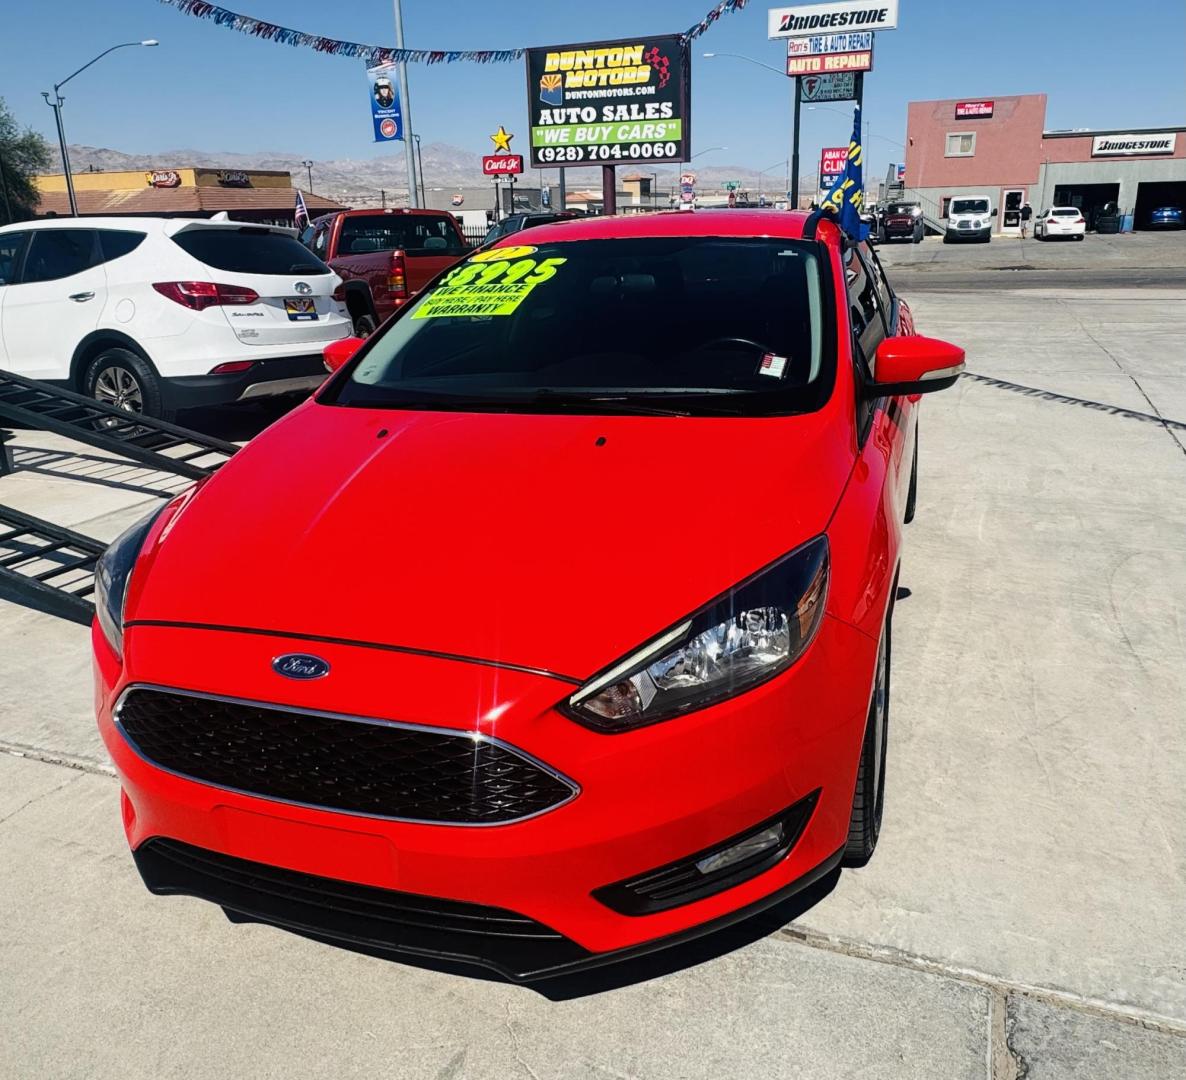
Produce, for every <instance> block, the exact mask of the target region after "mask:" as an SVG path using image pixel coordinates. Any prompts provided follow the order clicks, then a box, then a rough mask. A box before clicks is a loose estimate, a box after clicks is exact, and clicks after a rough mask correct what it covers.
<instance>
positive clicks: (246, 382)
mask: <svg viewBox="0 0 1186 1080" xmlns="http://www.w3.org/2000/svg"><path fill="white" fill-rule="evenodd" d="M242 359H244V360H250V359H251V357H250V356H245V357H242ZM211 366H214V365H213V364H212V365H211ZM328 376H329V372H328V370H327V369H326V366H325V359H324V357H323V356H322V354H321V353H305V354H301V355H299V356H278V357H276V358H274V359H270V360H256V361H254V363H253V364H252V366H251V367H250V368H248V369H247V370H246V371H241V372H232V373H229V374H225V375H178V376H173V377H172V378H169V377H166V378H165V379H164V385H165V393H166V394H167V395H168V398H169V401H170V404H171V405H172V406H173V408H175V409H196V408H203V407H206V406H210V405H227V404H230V403H231V402H235V401H252V400H257V399H260V398H268V397H280V396H284V395H287V394H311V393H313V391H314V390H316V389H317V388H318V387H319V386H320V385H321V384H322V383H323V382H325V380H326V379H327V378H328Z"/></svg>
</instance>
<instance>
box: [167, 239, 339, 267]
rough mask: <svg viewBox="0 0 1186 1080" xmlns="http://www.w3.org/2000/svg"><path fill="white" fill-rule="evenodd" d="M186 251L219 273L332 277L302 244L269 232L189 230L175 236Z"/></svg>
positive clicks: (323, 264)
mask: <svg viewBox="0 0 1186 1080" xmlns="http://www.w3.org/2000/svg"><path fill="white" fill-rule="evenodd" d="M173 243H175V244H176V245H177V246H178V247H179V248H181V249H182V251H184V252H186V253H187V254H189V255H192V256H193V257H194V258H195V259H197V260H198V262H202V263H205V264H206V265H207V266H209V267H212V268H213V269H215V270H226V271H230V272H233V273H236V274H328V273H329V272H330V269H329V267H328V266H326V265H325V263H323V262H322V261H321V260H320V259H319V258H317V256H316V255H311V254H309V252H308V250H307V249H306V248H304V247H303V246H302V245H301V243H300V241H299V240H297V239H296V237H294V236H289V235H287V234H286V233H277V232H269V231H268V230H267V229H260V228H254V229H253V228H250V227H248V228H243V229H219V228H197V229H185V230H184V231H182V232H179V233H177V234H176V235H175V236H174V237H173Z"/></svg>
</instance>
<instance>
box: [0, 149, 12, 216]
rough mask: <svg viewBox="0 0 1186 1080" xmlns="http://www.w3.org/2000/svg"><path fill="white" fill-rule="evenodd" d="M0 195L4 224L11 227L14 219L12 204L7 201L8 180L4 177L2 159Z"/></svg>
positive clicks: (0, 164) (0, 166) (1, 160)
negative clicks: (2, 197) (2, 201)
mask: <svg viewBox="0 0 1186 1080" xmlns="http://www.w3.org/2000/svg"><path fill="white" fill-rule="evenodd" d="M0 195H3V196H4V224H5V225H11V224H12V223H13V221H14V220H15V218H13V216H12V203H10V202H9V201H8V178H7V177H6V176H5V175H4V159H3V158H0Z"/></svg>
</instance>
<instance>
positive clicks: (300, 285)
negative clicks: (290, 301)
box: [293, 281, 313, 296]
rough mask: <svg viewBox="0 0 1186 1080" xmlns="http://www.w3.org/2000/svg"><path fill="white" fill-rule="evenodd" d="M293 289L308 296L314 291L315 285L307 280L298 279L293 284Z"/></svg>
mask: <svg viewBox="0 0 1186 1080" xmlns="http://www.w3.org/2000/svg"><path fill="white" fill-rule="evenodd" d="M293 289H294V290H295V291H296V292H298V293H299V294H300V295H301V296H308V295H309V293H311V292H312V291H313V286H312V285H310V284H309V283H308V282H307V281H298V282H297V283H296V284H295V285H294V286H293Z"/></svg>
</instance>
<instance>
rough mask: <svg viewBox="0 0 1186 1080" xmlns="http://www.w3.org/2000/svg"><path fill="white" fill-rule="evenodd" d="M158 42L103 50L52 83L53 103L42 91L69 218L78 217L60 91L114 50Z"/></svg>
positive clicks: (153, 40)
mask: <svg viewBox="0 0 1186 1080" xmlns="http://www.w3.org/2000/svg"><path fill="white" fill-rule="evenodd" d="M159 44H160V42H159V41H157V40H156V38H148V39H146V40H144V41H124V42H122V43H120V44H119V45H112V46H111V48H110V49H104V50H103V51H102V52H101V53H99V55H98V56H96V57H95V58H94V59H92V60H88V61H87V62H86V63H85V64H83V65H82V67H80V68H79V69H78V70H77V71H74V72H71V73H70V74H69V75H67V76H66V77H65V78H64V79H63V80H62V81H61V82H59V83H54V91H53V98H54V99H53V101H50V99H49V92H48V91H42V93H41V96H42V97H43V98H45V103H46V104H47V105H48V106H49V107H50V108H51V109H53V111H54V121H55V123H56V124H57V128H58V146H59V148H60V149H61V151H62V172H63V173H64V174H65V176H66V194H67V195H68V196H69V199H70V216H71V217H78V200H77V199H76V198H75V197H74V177H73V176H72V175H71V173H70V153H69V151H67V149H66V129H65V128H64V127H63V126H62V105H63V104H64V103H65V101H66V99H65V98H64V97H62V95H61V92H60V91H61V89H62V87H63V86H65V85H66V84H67V83H68V82H69V81H70V80H71V79H73V78H74V76H75V75H81V74H82V73H83V72H84V71H86V69H87V68H89V67H90V66H91V64H94V63H97V62H98V61H100V60H102V59H103V57H105V56H106V55H107V54H108V53H113V52H115V50H116V49H127V48H130V47H132V46H139V45H144V46H153V45H159Z"/></svg>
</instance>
